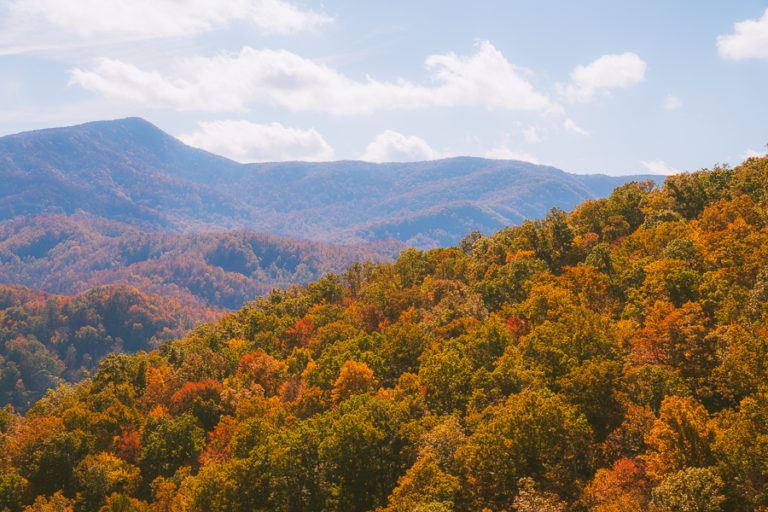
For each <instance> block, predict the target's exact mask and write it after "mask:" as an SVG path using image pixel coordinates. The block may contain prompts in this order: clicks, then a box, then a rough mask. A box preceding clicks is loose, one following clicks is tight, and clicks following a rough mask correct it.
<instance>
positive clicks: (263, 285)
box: [0, 214, 400, 312]
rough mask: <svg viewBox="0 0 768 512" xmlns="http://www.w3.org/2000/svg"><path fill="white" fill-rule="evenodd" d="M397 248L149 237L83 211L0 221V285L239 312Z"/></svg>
mask: <svg viewBox="0 0 768 512" xmlns="http://www.w3.org/2000/svg"><path fill="white" fill-rule="evenodd" d="M399 249H400V245H399V244H392V243H389V244H387V243H384V242H380V243H377V244H370V243H369V244H358V245H355V246H344V245H330V244H324V243H320V242H312V241H309V240H297V239H288V238H282V237H277V236H274V235H268V234H264V233H256V232H252V231H242V230H238V231H231V232H226V233H225V232H215V233H210V232H209V233H153V232H144V231H142V230H140V229H137V228H135V227H132V226H130V225H127V224H121V223H118V222H116V221H109V220H105V219H102V218H99V217H93V216H88V215H84V214H80V215H69V216H67V215H40V216H35V217H24V218H17V219H14V220H10V221H6V222H5V223H2V224H0V283H7V284H20V285H24V286H29V287H33V288H38V289H42V290H45V291H48V292H53V293H64V294H74V293H82V292H84V291H86V290H88V289H90V288H93V287H96V286H102V285H108V284H118V283H122V284H129V285H131V286H135V287H138V288H140V289H141V290H142V291H144V292H147V293H153V294H158V295H163V296H169V297H173V298H174V299H175V300H177V301H180V302H182V303H183V304H185V305H186V306H187V307H189V308H191V309H192V310H196V311H203V312H210V311H217V310H218V311H220V310H222V309H232V308H237V307H240V306H241V305H242V304H243V303H244V302H246V301H249V300H251V299H253V298H255V297H256V296H259V295H263V294H265V293H267V292H268V291H269V290H271V289H272V288H274V287H276V286H282V287H288V286H290V285H293V284H305V283H308V282H309V281H311V280H313V279H317V278H318V277H320V276H321V275H322V274H324V273H326V272H332V271H337V272H338V271H340V270H342V269H344V268H346V267H347V266H349V265H350V264H352V263H353V262H354V261H362V260H373V261H383V260H385V259H388V258H389V257H392V256H394V255H395V254H396V252H397V251H398V250H399Z"/></svg>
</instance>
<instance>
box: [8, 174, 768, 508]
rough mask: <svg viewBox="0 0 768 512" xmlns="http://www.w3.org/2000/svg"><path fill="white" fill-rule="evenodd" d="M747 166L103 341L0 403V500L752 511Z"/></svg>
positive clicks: (758, 487)
mask: <svg viewBox="0 0 768 512" xmlns="http://www.w3.org/2000/svg"><path fill="white" fill-rule="evenodd" d="M767 176H768V159H751V160H749V161H747V162H746V163H745V164H744V165H742V166H740V167H737V168H735V169H733V170H724V169H714V170H712V171H701V172H698V173H694V174H687V175H681V176H677V177H674V178H670V179H669V180H668V182H667V184H666V185H665V186H664V187H661V188H658V189H656V188H653V187H652V186H650V185H649V184H643V183H640V184H630V185H625V186H623V187H621V188H620V189H617V190H616V191H615V192H614V194H612V195H611V196H610V197H608V198H606V199H601V200H594V201H589V202H587V203H585V204H583V205H582V206H580V207H579V208H577V209H576V210H575V211H574V212H572V213H569V214H566V213H564V212H560V211H553V212H552V213H551V214H550V215H549V216H548V217H547V218H546V219H544V220H541V221H530V222H526V223H524V224H523V225H521V226H518V227H511V228H507V229H504V230H502V231H500V232H498V233H496V234H495V235H493V236H489V237H485V236H478V235H476V234H475V235H472V236H470V237H468V238H467V239H466V240H465V241H464V243H463V244H462V247H461V248H460V249H434V250H429V251H418V250H409V251H405V252H404V253H403V254H402V256H401V257H400V259H398V260H397V261H396V262H394V263H391V264H378V265H354V266H352V267H351V268H350V269H349V270H348V271H347V272H345V273H344V274H341V275H333V274H332V275H328V276H326V277H324V278H322V279H320V280H318V281H316V282H315V283H312V284H310V285H308V286H306V287H294V288H289V289H285V290H275V291H272V292H271V293H270V294H269V295H267V296H265V297H262V298H260V299H257V300H256V301H254V302H253V303H250V304H248V305H247V306H245V307H244V308H242V309H241V310H240V311H237V312H234V313H231V314H229V315H226V316H225V317H224V318H222V319H221V320H219V321H218V322H216V323H213V324H206V325H202V326H200V327H198V328H197V329H195V330H193V331H192V332H190V333H189V334H188V335H187V336H185V337H183V338H182V339H179V340H176V341H172V342H168V343H166V344H163V345H162V346H161V347H159V348H158V349H156V350H153V351H150V352H146V353H145V352H139V353H136V354H133V355H127V354H121V355H113V356H108V357H106V358H104V359H103V360H102V361H101V362H100V364H99V369H98V371H96V372H95V373H94V375H93V377H92V378H90V379H87V380H84V381H83V382H81V383H79V384H77V385H74V386H60V387H59V388H58V389H56V390H55V391H52V392H49V393H48V394H46V396H44V397H43V398H42V399H41V400H39V401H38V402H37V403H36V404H35V405H34V406H33V407H32V408H31V409H30V410H29V411H27V412H26V413H25V415H24V416H22V417H19V416H17V415H15V414H13V413H12V412H11V411H3V414H2V416H0V427H1V428H0V432H2V433H0V448H2V452H0V453H2V455H0V470H1V471H0V474H1V475H3V476H2V478H0V489H2V490H3V493H2V498H1V499H4V500H6V501H4V502H2V503H3V505H4V506H5V507H7V508H9V509H11V510H20V509H23V507H32V508H31V509H30V510H51V509H55V507H59V509H62V510H67V509H73V508H75V507H76V508H78V510H80V509H83V510H99V509H102V510H130V511H134V510H135V511H142V512H143V511H145V510H157V511H174V512H184V511H197V510H211V511H222V512H223V511H232V512H234V511H240V510H254V511H280V512H292V511H305V510H306V511H322V512H338V511H342V510H343V511H350V512H363V511H379V512H401V511H409V512H410V511H420V512H449V511H453V512H470V511H476V510H488V511H492V512H502V511H512V510H518V511H527V510H531V511H533V510H537V511H543V510H551V511H557V512H559V511H563V510H573V511H576V512H581V511H584V512H587V511H590V512H630V511H631V512H634V511H640V510H649V511H656V512H662V511H663V512H669V511H691V512H692V511H707V512H719V511H725V510H728V511H735V512H752V511H761V510H765V509H766V507H768V462H766V461H768V381H767V379H766V377H767V375H766V372H767V371H768V370H767V369H766V365H765V357H764V356H765V355H766V354H767V353H768V350H767V349H766V346H765V343H766V342H765V340H766V339H768V316H767V315H766V311H768V305H767V304H766V303H765V301H766V298H767V297H768V295H766V292H765V288H766V284H765V281H766V272H768V268H767V266H766V261H768V219H767V218H766V213H765V212H766V207H768V194H765V193H764V192H765V187H768V180H767V179H766V177H767ZM242 263H243V264H244V265H246V264H247V262H242ZM54 311H55V310H54ZM17 338H18V336H17V337H14V338H13V339H11V340H10V341H11V343H10V347H11V349H12V350H15V351H16V352H14V354H18V353H20V351H21V348H22V347H23V348H24V350H25V351H26V353H29V354H34V355H37V356H38V357H40V358H41V361H46V360H47V359H46V357H48V355H47V354H46V352H45V351H43V349H47V350H48V351H49V353H52V352H51V350H52V348H46V347H45V346H43V349H41V348H40V347H38V346H37V345H35V344H34V343H30V342H29V340H26V341H16V340H17ZM78 339H80V340H83V341H82V342H83V343H85V344H86V345H87V344H89V343H91V342H90V341H88V340H91V339H92V338H91V337H89V335H88V333H87V332H85V331H84V332H83V333H82V334H81V336H80V338H78ZM88 346H91V345H88ZM14 357H16V356H14ZM19 360H21V359H19ZM40 364H43V363H40ZM42 367H46V366H45V364H43V366H42Z"/></svg>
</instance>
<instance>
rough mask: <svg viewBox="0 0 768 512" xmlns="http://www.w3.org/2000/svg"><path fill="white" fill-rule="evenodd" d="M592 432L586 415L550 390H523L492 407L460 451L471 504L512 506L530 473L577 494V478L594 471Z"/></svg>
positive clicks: (556, 488) (546, 484) (561, 490)
mask: <svg viewBox="0 0 768 512" xmlns="http://www.w3.org/2000/svg"><path fill="white" fill-rule="evenodd" d="M591 435H592V433H591V431H590V428H589V424H588V423H587V421H586V419H585V418H584V416H583V415H581V414H580V413H579V412H578V410H577V409H576V408H575V407H573V406H570V405H568V404H566V403H565V401H564V400H563V399H562V398H561V397H559V396H557V395H552V394H550V393H546V392H539V391H524V392H522V393H520V394H517V395H513V396H511V397H509V398H508V399H507V401H506V402H504V403H503V404H501V405H497V406H492V407H490V408H489V410H488V411H487V420H486V421H483V422H482V423H481V424H480V425H479V426H478V428H477V429H476V430H475V432H473V434H472V435H471V436H470V438H469V441H468V442H467V444H466V446H464V447H463V448H461V449H460V451H459V458H460V459H461V460H462V463H463V468H464V475H465V478H466V479H467V482H468V485H469V488H468V489H467V490H468V492H469V493H470V494H471V496H472V502H473V504H474V506H473V507H474V508H475V509H476V510H480V509H481V508H482V507H484V506H487V507H505V506H506V507H511V506H512V504H513V501H514V498H515V496H516V495H517V491H518V487H517V484H518V480H519V479H520V478H523V477H526V476H529V477H531V478H534V479H535V480H536V481H537V482H539V483H541V484H542V486H543V487H544V489H545V490H551V491H554V492H556V493H557V494H559V495H561V496H566V497H567V496H573V494H574V493H575V492H576V489H575V487H574V481H575V480H576V479H578V478H583V477H584V476H586V475H587V474H589V472H590V466H589V462H588V459H589V452H590V449H591Z"/></svg>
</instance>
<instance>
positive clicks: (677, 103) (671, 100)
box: [664, 94, 683, 110]
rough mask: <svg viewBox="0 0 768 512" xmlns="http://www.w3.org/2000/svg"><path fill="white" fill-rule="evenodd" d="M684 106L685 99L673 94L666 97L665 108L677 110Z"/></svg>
mask: <svg viewBox="0 0 768 512" xmlns="http://www.w3.org/2000/svg"><path fill="white" fill-rule="evenodd" d="M682 106H683V100H681V99H680V98H678V97H677V96H674V95H672V94H669V95H667V97H666V98H664V110H677V109H679V108H680V107H682Z"/></svg>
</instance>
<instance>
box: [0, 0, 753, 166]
mask: <svg viewBox="0 0 768 512" xmlns="http://www.w3.org/2000/svg"><path fill="white" fill-rule="evenodd" d="M766 91H768V3H766V2H765V1H751V0H736V1H728V2H724V1H715V0H708V1H700V0H699V1H693V0H688V1H682V0H680V1H675V2H670V1H668V0H667V1H644V2H637V1H631V2H630V1H607V0H604V1H590V0H580V1H573V0H567V1H566V0H563V1H541V0H539V1H533V0H527V1H474V2H470V1H466V2H464V1H462V2H459V1H446V0H443V1H437V0H422V1H418V2H414V1H391V0H390V1H387V2H369V1H354V2H353V1H349V0H348V1H325V2H322V3H321V2H309V1H305V2H292V1H288V0H186V1H180V0H132V1H131V2H126V1H125V0H0V134H9V133H15V132H19V131H25V130H29V129H35V128H43V127H49V126H60V125H68V124H76V123H80V122H85V121H90V120H97V119H110V118H118V117H126V116H141V117H144V118H146V119H148V120H149V121H151V122H153V123H155V124H157V125H158V126H159V127H160V128H162V129H164V130H166V131H168V132H170V133H172V134H174V135H176V136H179V137H181V138H182V140H184V141H186V142H188V143H190V144H192V145H196V146H199V147H203V148H205V149H209V150H211V151H214V152H217V153H220V154H225V155H227V156H230V157H232V158H235V159H237V160H241V161H270V160H293V159H299V160H335V159H360V158H363V159H367V160H374V161H385V160H418V159H431V158H440V157H445V156H452V155H476V156H487V157H495V158H515V159H523V160H529V161H535V162H540V163H545V164H551V165H555V166H557V167H560V168H562V169H564V170H568V171H573V172H605V173H608V174H630V173H638V172H649V171H650V172H658V173H662V172H671V171H673V170H695V169H698V168H701V167H707V166H711V165H713V164H715V163H718V162H727V163H731V164H736V163H738V162H740V161H741V160H742V159H743V158H744V157H745V156H746V155H748V154H753V153H759V154H762V153H764V152H765V150H766V149H765V144H766V143H767V142H768V123H766V119H768V101H766Z"/></svg>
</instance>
